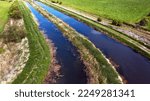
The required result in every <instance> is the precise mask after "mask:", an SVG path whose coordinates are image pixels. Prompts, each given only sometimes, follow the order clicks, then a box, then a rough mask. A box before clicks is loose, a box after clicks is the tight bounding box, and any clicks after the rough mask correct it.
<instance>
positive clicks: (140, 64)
mask: <svg viewBox="0 0 150 101" xmlns="http://www.w3.org/2000/svg"><path fill="white" fill-rule="evenodd" d="M36 4H38V5H39V6H41V7H42V8H44V9H45V10H47V12H49V13H51V14H53V15H55V16H56V17H58V18H60V19H61V20H63V21H64V22H66V23H67V24H69V25H70V26H71V27H73V28H74V29H75V30H76V31H78V32H79V33H81V34H83V35H84V36H86V37H88V39H89V40H90V41H91V42H93V43H94V44H95V46H96V47H97V48H99V49H100V50H101V51H102V52H103V53H104V55H105V56H106V57H107V58H110V59H111V60H112V61H113V62H115V63H116V64H117V65H119V68H118V69H117V70H118V72H119V73H120V74H121V75H123V76H124V77H125V79H126V80H127V81H128V83H130V84H136V83H141V84H147V83H150V78H149V77H150V61H149V60H148V59H147V58H145V57H144V56H142V55H140V54H139V53H137V52H135V51H134V50H132V49H131V48H129V47H127V46H125V45H123V44H121V43H120V42H117V41H116V40H114V39H112V38H110V37H108V36H107V35H106V34H104V33H101V32H98V31H96V30H94V29H93V28H91V27H89V26H88V25H86V24H84V23H82V22H80V21H78V20H76V19H74V18H72V17H70V16H68V15H66V14H64V13H62V12H59V11H58V10H55V9H53V8H52V7H49V6H47V5H45V4H43V3H41V2H37V1H36Z"/></svg>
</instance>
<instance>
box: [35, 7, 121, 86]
mask: <svg viewBox="0 0 150 101" xmlns="http://www.w3.org/2000/svg"><path fill="white" fill-rule="evenodd" d="M34 7H35V8H36V9H37V10H38V11H39V12H40V13H42V14H43V15H44V16H45V17H46V18H48V19H49V20H50V21H52V22H53V23H54V24H55V25H56V26H57V27H58V28H59V29H60V30H61V31H62V32H63V34H64V36H65V37H67V38H68V39H69V40H70V41H71V42H72V44H73V45H74V46H75V47H76V48H77V49H78V51H79V52H80V56H81V58H82V60H83V61H84V63H85V65H86V68H87V69H88V73H89V75H90V76H93V77H92V79H94V80H95V81H94V83H121V81H120V79H119V78H118V77H119V74H118V73H117V72H116V71H115V69H113V66H112V65H111V64H110V63H109V62H108V61H107V59H106V58H105V57H104V55H103V54H102V52H101V51H100V50H98V49H97V48H96V47H95V46H94V45H93V44H92V43H91V42H90V41H89V40H88V39H87V38H85V37H84V36H82V35H81V34H79V33H78V32H76V31H75V30H74V29H72V28H71V27H69V26H68V25H67V24H66V23H64V22H63V21H61V20H60V19H58V18H56V17H55V16H53V15H51V14H48V13H47V12H46V11H45V10H43V9H41V8H40V7H39V6H35V5H34Z"/></svg>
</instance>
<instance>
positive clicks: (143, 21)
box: [138, 18, 148, 26]
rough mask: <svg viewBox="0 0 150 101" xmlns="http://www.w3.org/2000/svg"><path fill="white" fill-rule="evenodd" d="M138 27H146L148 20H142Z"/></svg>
mask: <svg viewBox="0 0 150 101" xmlns="http://www.w3.org/2000/svg"><path fill="white" fill-rule="evenodd" d="M138 24H139V25H140V26H146V25H147V24H148V20H147V19H146V18H144V19H142V20H141V21H140V22H139V23H138Z"/></svg>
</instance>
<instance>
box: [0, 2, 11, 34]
mask: <svg viewBox="0 0 150 101" xmlns="http://www.w3.org/2000/svg"><path fill="white" fill-rule="evenodd" d="M10 6H11V3H10V2H7V1H0V33H1V32H2V31H3V28H4V25H5V24H6V22H7V20H8V17H9V16H8V11H9V8H10Z"/></svg>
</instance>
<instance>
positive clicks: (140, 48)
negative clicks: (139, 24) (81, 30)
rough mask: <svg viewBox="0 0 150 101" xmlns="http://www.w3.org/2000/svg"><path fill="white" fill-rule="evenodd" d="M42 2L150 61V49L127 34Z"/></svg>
mask: <svg viewBox="0 0 150 101" xmlns="http://www.w3.org/2000/svg"><path fill="white" fill-rule="evenodd" d="M39 1H41V0H39ZM41 2H43V3H45V4H46V5H49V6H51V7H53V8H55V9H57V10H58V11H61V12H63V13H65V14H68V15H70V16H72V17H74V18H77V19H78V20H81V21H82V22H84V23H86V24H88V25H90V26H91V27H93V28H95V29H96V30H98V31H101V32H104V33H106V34H107V35H108V36H110V37H113V38H115V39H117V40H118V41H120V42H123V43H125V44H126V45H128V46H129V47H131V48H132V49H134V50H135V51H137V52H139V53H141V54H142V55H144V56H145V57H147V58H149V59H150V49H149V48H147V47H145V46H144V45H143V44H141V43H140V42H138V41H136V40H134V39H132V38H130V37H128V36H126V35H125V34H123V33H121V32H118V31H116V30H114V29H112V28H110V27H107V26H105V25H102V24H100V23H97V22H96V21H93V20H91V19H88V18H86V17H84V16H81V15H78V14H75V13H74V12H71V11H68V10H66V9H63V8H60V7H58V6H56V5H53V4H52V3H49V2H45V1H41Z"/></svg>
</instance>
